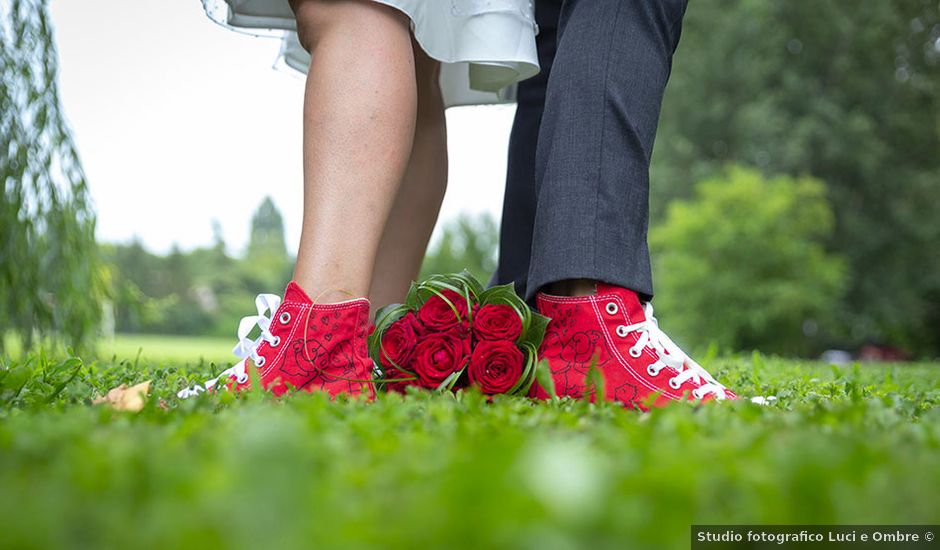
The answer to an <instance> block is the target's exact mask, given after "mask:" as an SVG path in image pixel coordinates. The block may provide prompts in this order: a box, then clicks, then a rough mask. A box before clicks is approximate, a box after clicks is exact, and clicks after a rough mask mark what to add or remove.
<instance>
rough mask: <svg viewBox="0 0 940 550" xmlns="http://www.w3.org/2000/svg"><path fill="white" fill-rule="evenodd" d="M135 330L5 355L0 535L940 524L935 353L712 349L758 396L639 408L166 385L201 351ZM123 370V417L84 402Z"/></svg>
mask: <svg viewBox="0 0 940 550" xmlns="http://www.w3.org/2000/svg"><path fill="white" fill-rule="evenodd" d="M158 344H159V345H158ZM136 345H137V346H138V347H139V346H141V345H144V347H145V349H144V351H143V352H142V353H141V354H140V358H137V349H136V348H135V347H134V345H128V346H123V347H115V348H113V350H115V351H110V352H109V351H105V352H103V353H101V356H102V357H105V359H102V360H98V361H97V362H95V361H91V360H89V361H88V362H87V363H79V362H77V361H71V362H70V361H62V360H61V358H43V357H41V356H32V357H31V359H30V360H28V361H27V360H25V359H23V358H21V359H17V360H16V361H15V362H12V361H11V360H5V361H4V365H3V366H2V368H0V487H2V493H0V547H2V548H34V547H35V548H39V547H74V548H79V547H81V548H99V547H114V548H160V549H166V548H179V547H184V548H203V547H219V546H226V547H234V548H259V547H261V548H269V547H303V548H314V547H344V548H362V547H401V548H420V547H436V548H533V549H534V548H539V549H542V548H548V549H550V548H559V549H567V548H580V547H585V546H591V547H596V548H688V547H689V526H690V524H693V523H728V524H737V523H776V524H795V523H838V524H865V523H932V524H937V523H940V493H938V488H940V408H938V406H937V405H938V402H940V366H938V365H937V364H904V365H863V366H851V367H843V368H835V367H830V366H827V365H821V364H818V363H807V362H797V361H785V360H779V359H768V358H764V357H760V356H753V357H751V356H748V357H740V358H714V359H709V360H708V361H707V364H706V366H707V367H708V368H710V369H711V370H712V372H714V373H715V374H716V375H717V376H719V377H720V379H721V380H723V381H725V382H726V383H728V384H729V385H730V386H732V387H734V388H735V389H738V390H740V392H741V393H743V394H749V395H753V394H775V395H777V396H778V397H779V400H778V401H777V403H776V404H775V405H773V406H770V407H761V406H757V405H752V404H750V403H747V402H736V403H721V404H714V405H709V406H704V407H698V408H696V407H692V406H686V405H683V404H680V405H677V406H673V407H670V408H668V409H666V410H659V411H656V412H653V413H650V414H638V413H634V412H628V411H624V410H621V409H618V408H617V407H614V406H609V405H599V406H597V405H592V404H589V403H584V402H573V401H559V402H551V403H533V402H530V401H528V400H525V399H497V400H496V401H495V402H493V403H487V402H486V401H485V400H484V399H482V398H481V397H480V396H478V395H474V394H463V395H461V396H458V397H457V398H454V397H449V396H438V395H410V396H408V397H405V398H401V397H398V396H381V397H380V398H379V399H378V400H377V401H376V402H375V403H372V404H367V403H362V402H347V401H339V402H331V401H329V400H328V399H326V398H325V397H323V396H321V395H307V394H304V395H297V396H292V397H290V398H288V399H281V400H271V399H269V398H268V397H266V396H265V395H264V394H261V393H251V394H247V395H244V396H242V397H239V398H237V399H236V398H234V396H233V395H231V394H229V393H222V394H218V395H212V396H201V398H200V399H196V400H190V401H186V402H180V401H177V400H175V399H174V398H173V397H172V396H173V393H174V392H175V391H176V390H177V389H179V388H180V387H182V386H183V385H184V384H187V383H189V382H192V381H195V380H197V379H202V378H204V377H206V376H207V375H209V374H210V372H212V371H213V370H214V369H215V368H217V367H214V366H212V365H211V364H210V363H209V360H208V356H210V355H212V356H213V357H215V356H216V355H215V354H217V353H221V352H219V351H213V352H212V353H211V354H209V353H208V352H207V353H206V355H204V360H202V361H199V360H198V359H197V357H198V356H199V355H200V354H201V353H202V352H201V351H200V350H199V349H198V345H196V343H195V342H193V341H185V340H179V341H177V340H163V341H162V342H160V341H146V340H138V341H137V344H136ZM147 346H153V349H152V350H148V349H147ZM191 352H192V353H193V354H192V355H188V356H187V354H188V353H191ZM109 353H110V354H113V353H117V354H118V355H117V359H116V360H112V359H111V358H110V355H109ZM187 357H188V358H189V359H188V360H187ZM223 357H224V356H223ZM213 360H215V359H213ZM145 379H153V381H154V393H153V396H152V399H151V400H150V402H149V403H148V405H147V407H146V408H145V409H144V410H143V411H142V412H140V413H137V414H134V413H126V412H117V411H113V410H109V409H107V408H104V407H100V406H92V405H90V404H89V402H90V400H91V398H92V397H93V396H94V395H96V394H100V393H103V392H104V391H106V390H107V389H108V388H110V387H113V386H116V385H117V384H119V383H122V382H137V381H141V380H145ZM161 400H163V401H164V402H165V404H163V405H161Z"/></svg>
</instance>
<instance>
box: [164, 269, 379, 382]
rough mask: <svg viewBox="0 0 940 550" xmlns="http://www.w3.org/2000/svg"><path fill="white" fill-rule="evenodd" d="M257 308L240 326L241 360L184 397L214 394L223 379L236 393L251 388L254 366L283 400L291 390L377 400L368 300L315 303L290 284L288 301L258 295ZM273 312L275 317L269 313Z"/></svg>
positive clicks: (236, 349) (238, 354)
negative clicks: (255, 331)
mask: <svg viewBox="0 0 940 550" xmlns="http://www.w3.org/2000/svg"><path fill="white" fill-rule="evenodd" d="M255 306H256V307H257V309H258V315H251V316H248V317H244V318H243V319H242V320H241V322H240V323H239V324H238V337H239V339H240V340H239V342H238V344H237V345H236V346H235V349H234V350H233V352H234V353H235V355H237V356H238V357H240V358H242V360H241V361H239V362H238V363H237V364H236V365H235V366H233V367H232V368H230V369H228V370H226V371H224V372H222V373H221V374H220V375H219V376H217V377H216V378H215V379H213V380H209V381H208V382H206V383H205V385H204V386H200V385H196V386H193V387H192V388H186V389H184V390H182V391H180V392H179V393H178V394H177V395H178V396H179V397H181V398H183V399H185V398H187V397H192V396H194V395H198V394H200V393H202V392H204V391H207V390H211V389H212V388H213V387H214V386H215V385H216V383H217V381H220V380H221V381H222V383H223V384H225V385H226V386H227V387H230V388H234V389H235V390H243V389H246V388H248V387H250V385H251V382H250V376H249V375H248V369H249V368H257V369H258V370H259V373H258V374H259V378H260V380H261V385H262V386H263V387H264V388H265V389H267V390H269V391H271V392H272V393H274V395H278V396H279V395H282V394H284V393H285V392H286V391H287V390H288V387H292V388H296V389H298V390H304V391H308V392H313V391H318V390H321V391H327V392H329V393H330V395H333V396H336V395H338V394H341V393H345V394H350V395H359V394H366V395H367V396H368V398H369V399H373V398H374V397H375V390H374V389H373V386H372V383H371V382H369V380H371V379H372V365H373V363H372V360H371V359H370V358H369V353H368V348H367V345H366V330H367V329H368V326H369V301H368V300H367V299H365V298H360V299H358V300H349V301H347V302H340V303H336V304H314V303H313V302H312V301H311V300H310V298H309V297H308V296H307V294H306V293H304V291H303V290H302V289H301V288H300V287H299V286H297V284H296V283H293V282H291V283H290V284H289V285H287V290H285V291H284V301H283V302H282V301H281V299H280V298H279V297H278V296H275V295H274V294H259V295H258V297H257V298H256V299H255ZM268 312H272V315H271V317H267V316H266V315H265V314H266V313H268ZM255 326H257V327H258V328H259V329H261V334H260V336H258V337H257V338H255V339H251V338H248V334H249V333H250V332H251V331H252V330H253V329H254V327H255Z"/></svg>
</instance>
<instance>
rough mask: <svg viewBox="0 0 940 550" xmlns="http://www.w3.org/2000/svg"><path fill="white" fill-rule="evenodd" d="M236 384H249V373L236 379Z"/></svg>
mask: <svg viewBox="0 0 940 550" xmlns="http://www.w3.org/2000/svg"><path fill="white" fill-rule="evenodd" d="M236 382H238V383H239V384H244V383H246V382H248V373H244V374H240V375H239V376H238V378H237V379H236Z"/></svg>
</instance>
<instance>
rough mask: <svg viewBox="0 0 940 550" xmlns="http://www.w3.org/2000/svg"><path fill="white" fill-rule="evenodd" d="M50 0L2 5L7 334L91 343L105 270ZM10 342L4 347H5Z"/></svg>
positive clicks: (0, 132) (3, 308)
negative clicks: (65, 107) (60, 82)
mask: <svg viewBox="0 0 940 550" xmlns="http://www.w3.org/2000/svg"><path fill="white" fill-rule="evenodd" d="M57 63H58V61H57V55H56V49H55V44H54V40H53V36H52V29H51V27H50V25H49V15H48V12H47V6H46V2H45V0H0V105H2V110H0V183H2V185H3V188H4V192H3V198H2V199H0V258H2V259H3V261H2V262H0V335H2V334H3V333H4V332H6V331H13V332H14V333H16V334H18V335H19V336H20V337H22V338H23V339H24V340H25V341H26V344H27V346H29V345H31V344H32V339H33V336H34V334H37V333H38V334H40V335H41V336H43V337H53V338H55V337H60V338H62V339H64V340H66V341H68V342H69V343H71V344H72V345H75V346H80V345H85V344H89V343H90V341H91V338H92V336H94V334H95V332H96V329H97V328H98V322H99V320H100V317H101V305H100V303H101V299H102V298H103V294H104V282H103V277H104V273H103V268H102V266H101V264H100V263H99V261H98V257H97V253H96V246H95V215H94V211H93V208H92V205H91V202H90V199H89V196H88V188H87V186H86V182H85V175H84V173H83V172H82V168H81V164H80V162H79V158H78V153H77V152H76V150H75V146H74V144H73V143H72V138H71V135H70V133H69V130H68V127H67V125H66V123H65V119H64V117H63V115H62V110H61V106H60V103H59V96H58V88H57V84H56V74H57ZM2 340H3V339H2V338H0V345H2Z"/></svg>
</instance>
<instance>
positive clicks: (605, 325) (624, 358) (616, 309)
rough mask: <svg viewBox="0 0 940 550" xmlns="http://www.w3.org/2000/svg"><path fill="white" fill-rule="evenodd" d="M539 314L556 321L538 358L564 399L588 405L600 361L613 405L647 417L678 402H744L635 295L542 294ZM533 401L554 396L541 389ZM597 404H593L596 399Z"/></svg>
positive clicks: (608, 289)
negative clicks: (589, 381) (650, 402)
mask: <svg viewBox="0 0 940 550" xmlns="http://www.w3.org/2000/svg"><path fill="white" fill-rule="evenodd" d="M537 301H538V309H539V312H541V313H542V314H543V315H547V316H548V317H550V318H551V319H552V320H551V322H550V323H549V324H548V330H547V331H546V332H545V340H544V341H543V343H542V347H541V349H540V350H539V357H540V358H543V359H546V360H548V364H549V366H550V367H551V370H552V375H553V378H554V381H555V390H556V393H557V394H558V396H559V397H564V396H568V397H574V398H581V397H583V396H584V392H585V391H591V390H590V389H586V388H585V382H586V381H585V379H586V376H587V374H588V370H589V369H590V368H591V363H592V361H594V360H595V357H596V368H598V369H599V370H600V372H601V373H602V374H603V375H604V380H605V387H606V394H607V395H606V396H605V397H606V399H608V400H610V401H619V402H620V403H623V405H624V406H626V407H637V408H641V409H644V410H646V406H645V405H644V404H645V403H646V400H647V398H648V397H649V396H650V395H652V394H655V393H660V395H659V397H657V398H656V400H655V402H654V405H655V406H662V405H665V404H667V403H669V402H670V401H673V400H679V399H697V400H702V401H705V400H711V399H716V400H721V399H737V395H735V394H734V392H732V391H731V390H728V389H727V388H725V387H724V386H722V385H721V384H719V383H718V382H716V381H715V379H714V378H712V377H711V375H710V374H708V372H706V371H705V369H703V368H702V367H701V366H700V365H699V364H698V363H696V362H695V361H693V360H692V359H690V358H689V357H688V356H687V355H686V354H685V353H684V352H683V351H682V350H681V349H679V346H677V345H676V344H674V343H673V342H672V340H670V339H669V337H668V336H666V334H665V333H663V332H662V331H661V330H660V329H659V325H658V324H657V323H656V318H655V317H653V306H652V305H651V304H649V303H647V304H646V305H645V306H643V305H642V304H640V301H639V299H638V298H637V295H636V293H634V292H633V291H630V290H627V289H625V288H620V287H616V286H611V285H605V284H603V283H598V284H597V293H596V294H595V295H593V296H579V297H564V296H550V295H547V294H543V293H540V294H539V295H538V298H537ZM531 395H532V396H533V397H538V398H541V399H546V398H548V394H547V393H546V392H545V390H543V389H542V388H541V387H540V386H538V384H536V385H534V386H533V389H532V392H531ZM593 397H594V396H591V398H592V399H593Z"/></svg>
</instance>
